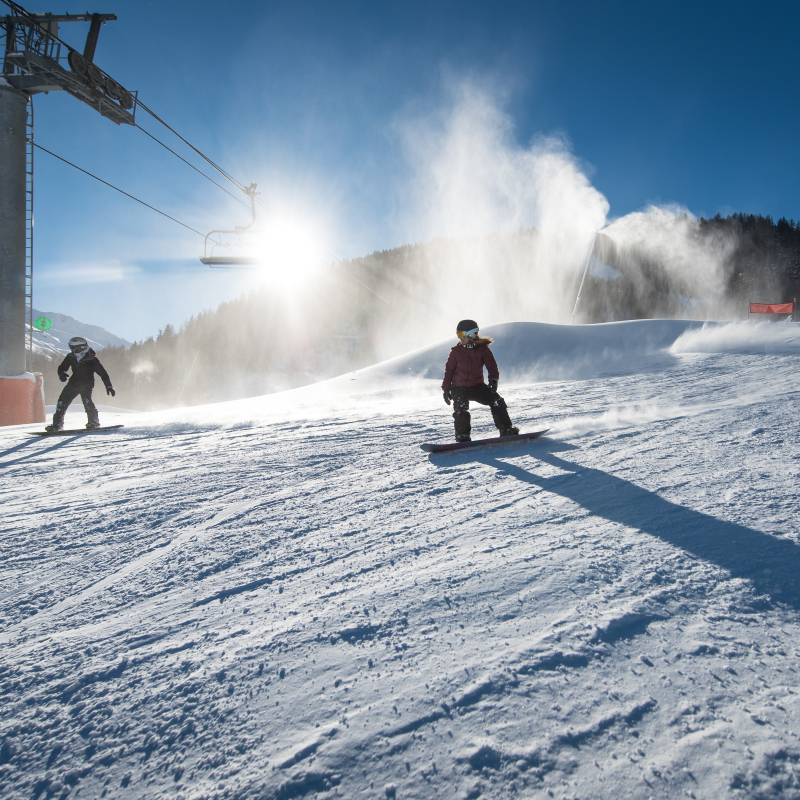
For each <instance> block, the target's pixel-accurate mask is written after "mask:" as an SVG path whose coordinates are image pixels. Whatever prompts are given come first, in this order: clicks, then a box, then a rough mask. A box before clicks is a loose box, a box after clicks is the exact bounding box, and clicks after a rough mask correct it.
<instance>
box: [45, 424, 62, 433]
mask: <svg viewBox="0 0 800 800" xmlns="http://www.w3.org/2000/svg"><path fill="white" fill-rule="evenodd" d="M45 430H46V431H47V432H48V433H56V432H57V431H60V430H61V426H60V425H46V426H45Z"/></svg>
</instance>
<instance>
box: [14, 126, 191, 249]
mask: <svg viewBox="0 0 800 800" xmlns="http://www.w3.org/2000/svg"><path fill="white" fill-rule="evenodd" d="M29 141H30V140H29ZM31 144H32V145H33V146H34V147H36V148H38V149H39V150H44V152H45V153H48V154H49V155H51V156H53V158H57V159H58V160H59V161H63V162H64V163H65V164H69V166H71V167H75V169H77V170H78V171H79V172H82V173H83V174H84V175H88V176H89V177H90V178H94V179H95V180H96V181H100V183H104V184H105V185H106V186H109V187H111V188H112V189H116V191H118V192H119V193H120V194H124V195H125V197H130V198H131V200H135V201H136V202H137V203H141V204H142V205H143V206H146V207H147V208H149V209H151V210H152V211H155V212H156V213H158V214H161V216H162V217H166V218H167V219H171V220H172V221H173V222H177V223H178V225H183V227H184V228H187V229H188V230H190V231H191V232H192V233H196V234H197V235H198V236H205V234H203V233H200V231H198V230H195V229H194V228H192V227H191V226H190V225H187V224H186V223H185V222H181V221H180V220H179V219H175V217H171V216H170V215H169V214H166V213H165V212H163V211H159V209H157V208H156V207H155V206H151V205H150V204H149V203H145V202H144V200H140V199H139V198H138V197H134V196H133V195H132V194H128V192H125V191H123V190H122V189H120V188H119V187H118V186H114V184H113V183H109V182H108V181H104V180H103V179H102V178H98V177H97V175H93V174H92V173H91V172H89V171H88V170H85V169H83V168H82V167H79V166H78V165H77V164H73V163H72V162H71V161H67V159H66V158H62V157H61V156H58V155H56V154H55V153H53V152H52V151H51V150H48V149H47V148H46V147H42V146H41V145H40V144H37V143H36V142H31Z"/></svg>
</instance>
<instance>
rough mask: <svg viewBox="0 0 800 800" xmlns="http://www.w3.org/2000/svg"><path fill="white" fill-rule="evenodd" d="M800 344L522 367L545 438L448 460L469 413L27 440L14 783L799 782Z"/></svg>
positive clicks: (216, 789)
mask: <svg viewBox="0 0 800 800" xmlns="http://www.w3.org/2000/svg"><path fill="white" fill-rule="evenodd" d="M799 361H800V359H798V358H797V357H796V356H792V355H786V354H783V355H770V356H767V357H763V356H762V357H759V356H756V355H747V354H745V355H737V354H725V355H721V356H720V355H714V354H711V355H706V354H701V355H697V354H681V355H679V356H677V362H676V363H670V364H669V365H667V366H666V367H665V368H663V369H661V371H651V372H647V373H646V374H645V375H642V374H634V375H627V376H626V375H615V376H610V377H606V378H600V379H596V380H592V381H587V382H581V381H562V382H552V383H546V384H537V385H529V386H516V387H506V391H505V396H506V398H507V399H508V401H509V406H510V408H511V410H512V413H513V417H514V419H515V421H517V420H519V421H520V422H521V423H522V424H523V425H524V427H526V428H530V427H532V426H533V425H535V424H537V423H538V422H539V421H541V420H546V421H547V422H548V424H551V425H552V427H553V431H552V433H551V434H550V435H549V436H548V437H547V438H545V439H542V440H538V441H536V442H533V443H529V444H525V445H515V446H512V447H502V448H493V449H491V450H485V451H478V452H468V453H455V454H449V455H432V456H430V457H427V458H426V457H424V456H422V457H420V454H419V451H418V449H417V446H418V443H419V441H422V440H423V439H428V438H430V437H431V435H433V434H434V433H438V435H439V436H441V435H443V434H446V433H447V434H449V429H450V425H451V423H450V419H449V416H448V415H449V413H450V412H449V410H447V409H444V407H441V408H439V407H438V406H435V405H431V407H430V408H424V407H418V406H413V407H412V410H411V411H409V412H408V413H407V414H405V415H404V416H400V417H391V416H388V415H381V416H377V417H375V418H374V419H370V420H369V424H365V421H364V419H362V418H359V417H358V416H357V415H354V416H350V415H346V414H344V415H342V416H337V417H333V418H331V419H330V420H326V419H325V418H324V417H322V416H320V417H319V418H315V419H308V420H306V421H302V420H300V421H297V420H295V421H293V422H292V423H281V422H276V423H275V424H269V425H264V426H258V425H253V426H250V427H246V428H241V429H237V428H218V429H213V430H212V429H204V428H202V427H198V428H196V429H191V428H187V429H185V430H184V431H183V432H178V433H174V435H162V434H161V433H158V432H157V431H156V433H155V434H154V435H152V436H150V435H148V434H147V430H148V429H147V428H146V427H143V428H139V429H137V428H136V423H135V420H134V418H133V417H130V418H129V419H130V421H128V425H129V427H127V428H126V429H125V430H124V432H123V433H121V434H119V435H116V436H114V437H106V438H104V439H103V440H102V441H96V440H88V439H82V440H80V441H77V440H73V441H71V442H67V443H64V444H63V445H62V444H61V443H59V445H60V446H52V445H51V443H49V442H41V441H37V442H36V443H35V444H30V445H26V446H25V447H20V446H17V445H16V444H15V443H14V444H12V442H16V440H13V439H12V438H11V437H10V435H8V434H5V433H4V435H3V438H2V441H3V443H6V446H5V447H3V448H2V450H3V452H2V453H0V474H3V476H4V478H5V481H4V483H3V486H2V487H1V488H0V496H2V499H3V506H4V510H5V511H6V513H5V514H4V517H3V520H2V522H0V537H2V544H3V550H4V554H5V556H6V557H5V559H4V562H3V565H2V568H0V569H1V571H0V574H2V577H3V581H2V594H0V603H1V604H2V611H3V613H2V639H1V640H0V688H2V693H3V697H4V702H3V707H2V712H0V713H1V714H2V716H1V717H0V719H2V740H1V741H0V794H2V796H3V797H10V798H11V797H13V798H17V797H19V798H31V797H36V798H45V797H66V796H68V795H69V796H70V797H88V798H94V797H101V796H102V797H125V798H128V797H130V798H134V797H135V798H158V797H175V798H177V797H179V796H183V797H185V798H188V797H193V798H200V797H206V798H222V797H226V798H255V797H258V798H276V799H277V798H303V797H315V796H316V797H320V798H323V797H333V796H337V795H338V796H342V797H359V796H364V797H379V798H383V797H385V798H405V797H417V798H428V797H436V796H441V797H453V798H477V797H489V798H507V797H515V796H519V797H541V798H548V797H559V798H561V797H567V798H574V797H582V798H587V797H608V798H617V797H651V796H652V797H664V798H666V797H669V798H672V797H676V796H689V797H698V798H699V797H722V796H730V797H737V798H738V797H753V798H755V797H784V796H785V797H790V796H795V794H796V793H797V787H798V786H800V741H798V737H797V733H798V732H800V695H798V693H797V692H798V690H797V689H796V688H795V687H796V686H797V682H798V667H797V666H796V664H797V659H796V656H797V650H798V645H797V642H798V641H799V640H800V639H798V634H800V625H798V611H799V610H800V579H798V578H797V577H796V576H798V575H800V571H799V570H798V567H800V556H799V555H798V552H800V530H798V523H797V520H798V519H800V517H798V510H800V509H798V500H797V492H796V483H797V475H798V467H800V463H798V462H799V460H800V447H798V435H797V429H796V418H797V411H798V407H797V397H798V395H797V389H798V386H797V379H796V378H789V379H786V380H782V381H781V382H780V384H779V385H777V386H775V385H774V381H772V376H773V374H774V370H775V368H776V367H779V366H780V367H782V368H783V370H782V374H784V375H786V374H789V375H797V374H798V373H797V367H798V362H799ZM792 381H794V383H792ZM773 386H774V392H771V388H770V387H773ZM616 408H625V409H633V410H636V409H638V410H639V411H638V412H636V413H633V412H631V413H630V414H628V415H627V416H625V415H624V414H616V415H615V414H614V413H613V412H614V409H616ZM473 419H474V424H475V427H476V429H477V430H480V431H484V430H489V427H490V424H489V415H488V412H487V411H486V409H481V408H479V409H477V410H476V411H475V414H474V417H473Z"/></svg>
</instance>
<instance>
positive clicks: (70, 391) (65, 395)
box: [53, 381, 100, 430]
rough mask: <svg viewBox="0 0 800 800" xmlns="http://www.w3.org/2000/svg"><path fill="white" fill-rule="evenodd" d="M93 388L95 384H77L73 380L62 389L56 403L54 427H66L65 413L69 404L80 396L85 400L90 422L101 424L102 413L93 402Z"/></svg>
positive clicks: (84, 403)
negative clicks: (99, 412) (98, 411)
mask: <svg viewBox="0 0 800 800" xmlns="http://www.w3.org/2000/svg"><path fill="white" fill-rule="evenodd" d="M92 389H94V386H92V385H91V384H90V385H88V386H87V385H83V386H76V385H75V384H74V383H72V382H71V381H70V382H69V383H68V384H67V385H66V386H65V387H64V388H63V389H62V390H61V394H60V395H59V396H58V402H57V403H56V413H55V414H53V427H54V428H56V429H58V430H60V429H61V428H63V427H64V414H66V413H67V409H68V408H69V404H70V403H71V402H72V401H73V400H74V399H75V398H76V397H77V396H78V395H80V396H81V400H83V407H84V409H85V411H86V416H87V417H88V418H89V420H88V421H89V422H91V423H93V424H94V425H99V424H100V415H99V414H98V413H97V406H95V404H94V403H93V402H92Z"/></svg>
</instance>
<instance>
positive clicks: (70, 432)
mask: <svg viewBox="0 0 800 800" xmlns="http://www.w3.org/2000/svg"><path fill="white" fill-rule="evenodd" d="M124 427H125V426H124V425H104V426H103V427H102V428H74V429H72V430H68V431H35V432H34V433H29V434H28V436H71V435H74V434H76V433H97V432H98V431H113V430H114V429H115V428H124Z"/></svg>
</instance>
